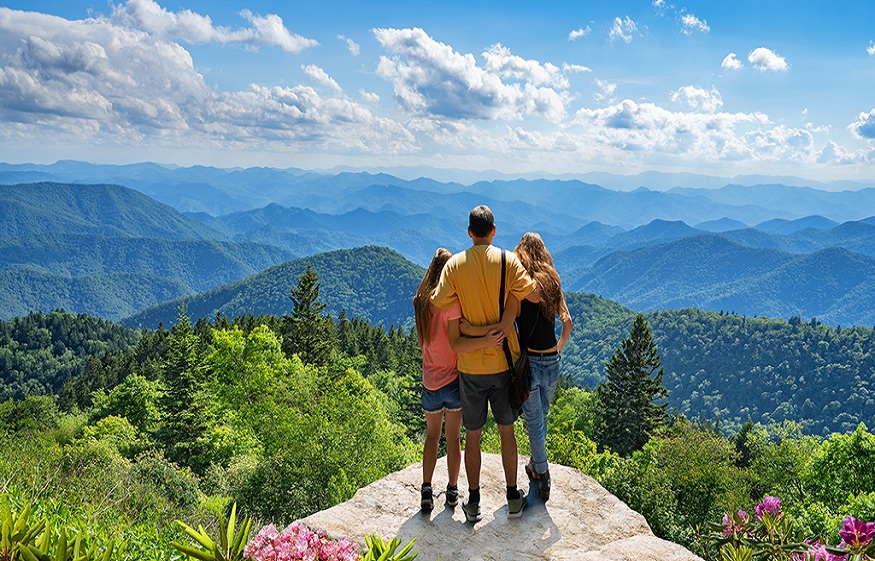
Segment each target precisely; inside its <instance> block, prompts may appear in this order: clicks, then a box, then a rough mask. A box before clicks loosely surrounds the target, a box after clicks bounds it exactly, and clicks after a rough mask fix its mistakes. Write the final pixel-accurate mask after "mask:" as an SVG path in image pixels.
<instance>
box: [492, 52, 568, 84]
mask: <svg viewBox="0 0 875 561" xmlns="http://www.w3.org/2000/svg"><path fill="white" fill-rule="evenodd" d="M483 58H484V59H485V64H484V65H483V66H484V68H485V70H486V71H487V72H489V73H492V74H497V75H498V76H501V77H502V78H505V79H511V80H519V81H524V82H529V83H531V84H534V85H548V86H551V87H554V88H558V89H563V90H564V89H568V79H567V78H566V77H565V76H563V75H562V72H561V71H560V70H559V68H557V67H556V66H555V65H553V64H552V63H549V62H547V63H544V64H541V63H540V62H538V61H536V60H526V59H524V58H522V57H519V56H516V55H514V54H511V52H510V49H508V48H507V47H505V46H503V45H501V44H495V45H493V46H491V47H489V48H488V49H486V51H485V52H484V53H483Z"/></svg>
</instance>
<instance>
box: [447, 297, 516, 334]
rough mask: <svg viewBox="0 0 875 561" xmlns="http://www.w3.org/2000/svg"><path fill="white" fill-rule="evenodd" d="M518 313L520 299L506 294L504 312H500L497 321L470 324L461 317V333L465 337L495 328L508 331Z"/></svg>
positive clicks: (511, 327)
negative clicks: (487, 323)
mask: <svg viewBox="0 0 875 561" xmlns="http://www.w3.org/2000/svg"><path fill="white" fill-rule="evenodd" d="M519 313H520V301H519V300H517V297H516V296H514V295H513V294H508V295H507V304H506V305H505V307H504V312H503V313H502V314H501V320H500V321H499V322H498V323H493V324H490V325H471V324H470V323H469V322H468V320H466V319H465V318H462V321H461V322H460V324H459V328H460V331H461V333H462V335H465V336H467V337H483V336H484V335H488V334H489V333H490V332H492V331H495V330H496V329H498V330H501V331H503V332H504V333H508V332H509V331H510V330H511V329H513V322H514V320H516V317H517V316H518V315H519Z"/></svg>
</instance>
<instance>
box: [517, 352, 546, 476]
mask: <svg viewBox="0 0 875 561" xmlns="http://www.w3.org/2000/svg"><path fill="white" fill-rule="evenodd" d="M529 367H530V368H531V369H532V386H531V390H532V393H530V394H529V399H527V400H526V402H525V403H523V413H524V414H525V416H526V432H528V434H529V447H530V449H531V451H532V456H531V458H532V461H531V464H532V467H533V468H534V471H535V472H543V471H544V470H545V469H547V442H546V439H547V427H546V425H547V415H546V414H545V412H544V406H543V403H544V394H545V393H546V388H545V387H544V385H543V384H542V378H543V368H542V366H541V360H540V358H539V357H535V356H531V355H529ZM531 476H534V474H530V477H531ZM534 477H537V476H534Z"/></svg>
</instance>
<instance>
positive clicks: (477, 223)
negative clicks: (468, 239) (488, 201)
mask: <svg viewBox="0 0 875 561" xmlns="http://www.w3.org/2000/svg"><path fill="white" fill-rule="evenodd" d="M494 227H495V217H494V216H493V215H492V210H490V208H489V207H488V206H486V205H480V206H478V207H475V208H474V210H472V211H471V214H469V215H468V229H469V230H471V233H472V234H473V235H474V236H475V237H478V238H484V237H486V236H488V235H489V234H491V233H492V228H494Z"/></svg>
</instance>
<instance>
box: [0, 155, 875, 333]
mask: <svg viewBox="0 0 875 561" xmlns="http://www.w3.org/2000/svg"><path fill="white" fill-rule="evenodd" d="M88 177H90V178H92V180H93V181H94V183H85V181H86V179H87V178H88ZM645 177H649V176H641V179H643V178H645ZM654 177H657V176H654ZM667 177H668V176H664V175H663V176H659V179H660V180H661V181H662V186H663V188H664V190H661V191H659V190H653V189H649V188H646V187H640V188H637V189H635V190H632V191H616V190H611V189H607V188H605V187H602V186H599V185H596V184H592V183H585V182H583V181H580V180H579V179H561V180H560V179H517V180H509V179H498V180H493V181H480V182H476V183H472V184H470V185H462V184H460V183H453V182H447V183H442V182H439V181H436V180H434V179H429V178H422V177H420V178H415V179H400V178H397V177H393V176H391V175H388V174H369V173H362V172H358V173H352V172H342V173H337V174H334V175H331V174H325V173H315V172H310V171H304V170H276V169H267V168H251V169H230V170H229V169H217V168H208V167H192V168H175V167H168V166H160V165H157V164H150V163H144V164H135V165H131V166H95V165H91V164H85V163H81V162H58V163H57V164H54V165H51V166H39V165H32V164H20V165H10V164H0V183H2V182H4V181H6V182H10V181H14V180H35V179H38V180H46V179H57V178H67V181H68V182H66V183H56V182H45V181H41V182H37V183H28V184H14V185H6V186H2V185H0V216H2V217H3V220H2V222H0V249H2V251H0V287H2V292H0V318H9V317H12V316H15V315H21V314H23V313H27V312H28V311H30V310H34V309H39V310H49V309H52V308H57V307H64V308H66V309H68V310H71V311H77V312H78V311H82V312H87V313H93V314H96V315H100V316H102V317H107V318H109V319H115V320H118V319H121V318H123V317H128V316H133V315H134V314H137V313H139V312H143V311H144V310H145V309H146V308H150V307H152V306H155V305H159V304H161V303H163V302H166V301H178V300H179V299H180V298H182V297H185V298H186V300H187V301H192V299H193V298H195V296H196V295H198V294H201V293H204V292H206V291H209V290H222V289H224V287H226V286H227V285H230V284H232V283H238V282H244V283H245V282H247V280H246V279H249V278H252V277H253V276H254V275H258V274H261V273H265V274H269V271H270V269H271V268H272V267H277V266H281V265H283V264H285V263H287V262H294V261H295V260H300V259H303V258H312V259H313V260H315V261H318V260H319V258H317V257H316V256H318V255H319V254H323V253H333V252H335V251H338V250H349V249H352V248H356V247H366V246H379V247H385V248H389V249H391V250H393V251H394V252H396V253H397V254H398V255H400V256H403V258H404V259H405V260H407V261H409V262H410V264H411V265H413V264H416V265H418V266H419V267H422V266H425V265H427V263H428V262H429V260H430V259H431V256H432V255H433V253H434V250H435V248H437V247H441V246H443V247H447V248H449V249H451V250H452V251H459V250H461V249H464V248H465V247H467V245H468V244H469V242H470V240H469V239H468V237H467V235H466V231H465V230H466V226H467V213H468V211H469V210H470V209H471V208H473V207H474V206H476V205H477V204H488V205H489V206H490V207H491V208H492V209H493V211H494V212H495V214H496V223H497V224H496V226H497V233H496V239H495V243H496V244H497V245H499V246H502V247H506V248H513V247H514V246H515V245H516V241H517V240H518V239H519V238H520V236H521V235H522V234H523V233H524V232H526V231H531V230H534V231H538V232H540V233H541V234H542V236H543V237H544V239H545V241H546V243H547V245H548V247H549V248H550V249H551V251H552V253H553V255H554V258H555V261H556V265H557V269H558V270H559V272H560V274H561V275H562V278H563V282H564V287H565V289H566V290H568V291H589V292H595V293H597V294H600V295H602V296H604V297H607V298H610V299H613V300H616V301H617V302H619V303H621V304H623V305H626V306H629V307H632V308H634V309H636V310H641V311H650V310H658V309H665V308H678V307H686V306H695V307H699V308H702V309H711V310H715V311H716V310H726V311H735V312H737V313H739V314H744V315H749V316H757V315H759V316H772V317H781V318H789V317H792V316H799V317H802V318H806V319H807V318H810V317H816V318H818V320H820V321H823V322H827V323H829V324H832V325H871V324H872V323H873V322H875V316H873V311H872V310H875V306H872V305H871V297H870V296H869V294H871V293H872V290H871V289H872V286H873V265H872V259H873V257H875V218H873V217H872V215H871V212H872V211H871V210H870V209H873V208H875V204H873V203H875V189H873V188H867V187H864V186H861V185H856V187H862V188H859V189H857V190H855V191H851V190H845V191H825V190H821V189H815V188H811V187H805V186H801V187H800V186H788V185H783V184H778V183H775V182H771V183H763V184H760V185H744V184H726V185H723V186H722V187H720V188H708V189H706V188H704V187H702V186H701V185H709V186H710V185H712V184H713V182H714V181H715V178H710V179H708V178H706V177H705V176H677V177H675V179H677V180H678V181H677V183H676V184H675V185H674V186H673V187H671V188H665V184H666V183H667V181H668V180H667ZM753 179H757V180H763V179H767V178H753ZM71 181H74V182H76V183H74V182H71ZM78 182H81V183H78ZM109 182H112V183H109ZM120 184H124V185H125V186H122V185H120ZM300 263H303V261H300ZM300 263H299V265H296V267H297V268H294V270H295V271H297V270H298V269H299V268H300V266H301V265H300ZM420 270H421V269H420ZM290 274H291V273H290ZM253 282H254V281H253ZM293 282H294V279H291V280H287V282H286V285H291V284H292V283H293ZM411 296H412V294H408V295H406V296H405V298H407V299H409V297H411ZM219 309H220V307H215V310H219ZM249 312H252V313H255V310H250V311H249ZM363 313H365V311H364V310H363ZM142 317H146V316H142ZM368 317H374V318H376V317H379V318H380V319H379V321H386V322H389V323H396V324H398V325H403V324H406V323H407V322H409V314H407V315H405V314H401V315H398V316H391V315H381V314H377V315H375V316H370V315H369V316H368Z"/></svg>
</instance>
